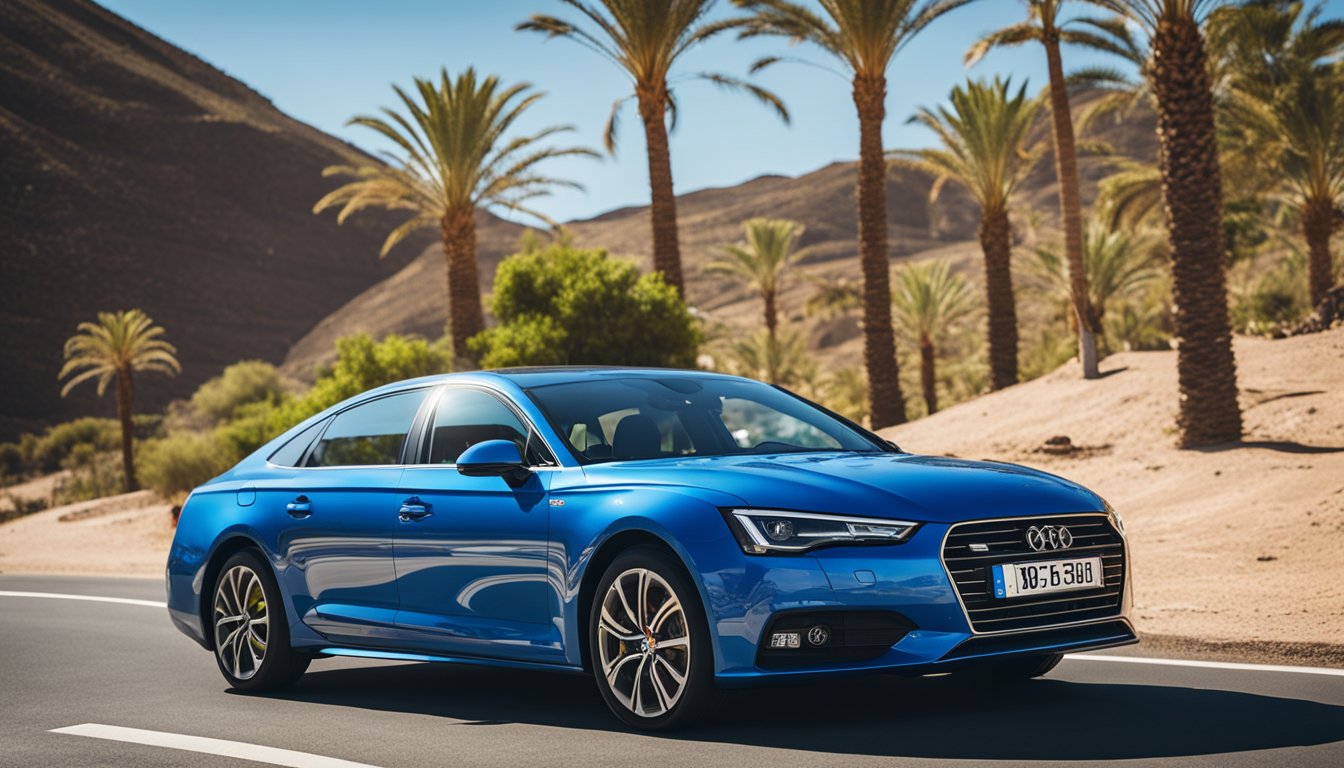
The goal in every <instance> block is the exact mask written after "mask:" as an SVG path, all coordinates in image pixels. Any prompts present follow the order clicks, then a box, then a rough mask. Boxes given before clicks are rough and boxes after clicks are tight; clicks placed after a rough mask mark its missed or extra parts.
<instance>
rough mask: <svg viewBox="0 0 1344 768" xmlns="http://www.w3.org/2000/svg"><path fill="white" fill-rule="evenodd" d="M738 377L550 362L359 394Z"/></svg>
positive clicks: (429, 379)
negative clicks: (500, 384) (488, 384)
mask: <svg viewBox="0 0 1344 768" xmlns="http://www.w3.org/2000/svg"><path fill="white" fill-rule="evenodd" d="M630 378H641V379H690V378H697V379H704V378H712V379H738V380H743V381H745V379H741V377H738V376H729V375H727V374H723V373H715V372H713V371H699V370H686V369H682V368H633V367H625V366H615V365H612V366H602V365H552V366H533V367H520V368H495V369H488V370H478V371H461V372H456V373H440V374H435V375H432V376H422V377H420V378H416V379H406V380H405V381H398V382H394V383H391V384H386V385H384V386H382V387H378V388H377V389H373V390H370V391H369V392H365V393H364V394H363V395H360V396H359V397H360V398H363V397H365V396H367V395H380V394H386V393H389V392H393V391H396V390H400V389H405V388H407V387H409V386H425V385H431V386H432V385H435V384H446V383H449V382H454V381H456V382H470V381H477V382H484V381H489V380H491V379H494V380H499V379H503V380H505V381H507V382H509V383H510V384H513V385H514V386H517V387H519V388H521V389H528V388H531V387H544V386H547V385H549V384H569V383H573V382H581V381H600V380H602V379H630Z"/></svg>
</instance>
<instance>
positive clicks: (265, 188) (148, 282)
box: [0, 0, 1152, 439]
mask: <svg viewBox="0 0 1344 768" xmlns="http://www.w3.org/2000/svg"><path fill="white" fill-rule="evenodd" d="M0 77H3V79H4V83H5V87H4V90H3V93H2V94H0V169H2V170H3V176H2V177H0V178H2V179H3V181H2V182H0V190H3V194H4V198H3V203H4V204H3V206H0V254H3V255H2V256H0V260H2V261H0V328H3V329H4V333H3V334H0V360H2V361H3V370H2V371H0V439H10V438H12V437H13V436H14V435H15V434H16V433H18V432H19V431H23V430H29V429H36V428H39V427H41V426H42V425H45V424H50V423H54V422H56V421H61V420H65V419H69V418H72V417H74V416H78V415H86V414H100V415H111V413H112V411H113V404H112V402H111V399H110V398H107V399H104V400H98V399H97V398H96V397H95V395H94V392H93V388H92V387H83V388H81V389H80V390H77V391H76V393H74V394H73V395H72V396H71V397H70V398H68V399H64V400H63V399H61V398H60V397H59V394H58V393H59V385H58V383H57V380H56V374H57V371H58V370H59V368H60V365H61V345H62V343H63V342H64V340H65V339H66V338H67V337H68V336H69V335H70V334H71V333H73V332H74V330H75V326H76V324H77V323H78V322H80V321H82V320H87V319H91V318H93V317H94V315H95V314H96V313H97V312H99V311H106V310H112V309H122V308H129V307H140V308H142V309H144V310H145V311H146V312H147V313H148V314H149V315H150V316H151V317H153V318H154V320H155V321H156V322H158V323H160V324H161V325H163V326H164V327H165V328H166V329H167V337H168V339H169V340H170V341H171V342H172V343H174V344H175V345H176V346H177V348H178V352H179V358H180V360H181V362H182V366H183V373H182V375H181V376H179V377H177V378H172V379H170V378H165V377H159V376H155V377H144V378H142V379H139V380H137V408H138V410H141V411H145V412H148V411H153V410H156V409H159V408H161V407H162V406H163V405H164V404H166V403H167V401H169V400H171V399H173V398H178V397H183V396H185V395H188V394H190V393H191V392H192V391H193V390H194V389H195V388H196V386H198V385H199V384H200V383H201V382H202V381H204V380H205V379H207V378H210V377H212V376H214V375H216V374H218V373H219V371H220V370H221V369H222V368H223V367H224V366H225V365H228V364H229V363H232V362H235V361H237V360H242V359H250V358H260V359H264V360H269V361H272V362H275V363H282V362H283V363H284V364H285V367H286V370H287V371H288V372H290V373H291V374H293V375H295V376H298V377H300V378H307V377H310V376H311V375H312V372H313V370H314V368H315V367H316V366H318V365H321V364H323V363H325V362H328V361H329V360H330V359H331V356H332V353H333V351H334V350H333V342H334V341H335V339H336V338H339V337H340V336H343V335H346V334H348V333H352V332H358V331H363V332H367V333H370V334H373V335H375V336H381V335H384V334H386V333H389V332H402V333H418V334H421V335H425V336H438V335H439V334H440V333H442V331H443V328H444V323H445V321H446V316H447V313H446V307H445V306H444V290H443V280H444V270H443V253H442V248H441V247H440V246H439V245H438V243H437V237H436V234H437V233H433V232H426V233H422V234H420V235H418V236H417V237H415V238H413V239H411V240H409V241H408V242H406V243H404V244H402V245H401V246H399V247H398V248H397V249H395V250H394V251H393V253H392V254H391V255H390V256H389V257H388V258H386V259H383V260H379V259H378V258H377V256H376V254H377V253H378V249H379V247H380V246H381V243H382V240H383V237H384V236H385V235H386V233H387V232H388V231H389V229H390V228H391V227H392V226H393V225H394V224H395V223H396V222H397V221H399V218H400V217H398V216H394V215H378V214H373V213H367V214H362V215H360V216H357V217H355V218H353V219H352V220H350V221H348V222H347V223H346V224H345V225H344V226H340V227H338V226H337V225H336V224H335V221H334V217H333V216H314V215H313V214H312V213H311V209H312V205H313V203H314V202H315V201H316V200H317V199H318V198H319V197H320V196H321V195H322V194H323V193H325V192H326V191H328V190H330V189H331V185H332V183H333V182H332V181H331V180H329V179H324V178H322V177H321V170H322V168H323V167H325V166H327V165H330V164H333V163H347V162H351V161H355V162H368V161H370V160H371V159H370V158H369V157H368V156H367V155H364V154H363V153H362V152H360V151H359V150H358V149H356V148H354V147H352V146H351V145H349V144H347V143H345V142H342V141H340V140H338V139H336V138H334V137H332V136H329V135H327V134H324V133H322V132H321V131H318V130H317V129H315V128H313V127H311V126H308V125H306V124H304V123H301V122H299V121H297V120H294V119H293V118H290V117H288V116H287V115H285V114H283V113H281V112H280V111H279V110H277V109H275V107H274V106H273V105H272V104H271V103H270V102H269V101H268V100H267V99H266V98H265V97H263V96H261V95H260V94H258V93H257V92H255V91H254V90H252V89H251V88H248V87H247V86H246V85H245V84H243V83H241V82H239V81H238V80H236V79H234V78H231V77H229V76H228V75H225V74H224V73H222V72H220V71H219V70H218V69H215V68H214V67H211V66H210V65H208V64H206V63H205V62H203V61H201V60H200V59H198V58H197V57H195V56H192V55H191V54H188V53H186V52H184V51H182V50H180V49H178V48H176V47H174V46H172V45H171V44H169V43H167V42H165V41H163V40H161V39H159V38H157V37H155V36H153V35H151V34H149V33H148V32H146V31H144V30H143V29H140V28H139V27H137V26H135V25H133V24H131V23H130V22H128V21H126V20H124V19H122V18H120V17H118V16H116V15H115V14H113V13H111V12H109V11H107V10H105V9H103V8H101V7H99V6H98V5H95V4H93V3H91V2H88V0H50V1H44V0H10V1H9V2H7V3H3V4H0ZM1145 131H1146V133H1145ZM1103 138H1106V139H1107V140H1109V141H1111V143H1112V144H1115V145H1117V146H1119V147H1124V148H1131V149H1132V148H1133V147H1138V148H1139V151H1141V152H1142V151H1147V152H1149V153H1150V154H1151V144H1152V140H1151V130H1148V129H1147V128H1145V129H1144V130H1142V131H1136V130H1135V129H1134V127H1133V125H1132V124H1128V125H1125V126H1118V127H1116V128H1114V129H1111V130H1110V131H1109V133H1106V134H1104V135H1103ZM1144 147H1148V149H1146V150H1145V149H1144ZM628 162H642V158H640V157H639V156H637V155H633V154H632V155H631V159H630V160H628ZM680 162H684V160H681V161H680ZM1099 167H1100V166H1099V165H1098V163H1097V162H1095V161H1088V162H1085V163H1084V174H1085V176H1087V177H1088V178H1090V179H1095V178H1096V176H1097V175H1098V174H1099ZM1086 186H1087V187H1088V190H1089V192H1090V190H1091V186H1092V185H1091V184H1088V185H1086ZM1027 187H1028V188H1027V189H1026V190H1024V193H1023V198H1024V200H1026V201H1027V202H1029V203H1030V204H1031V205H1033V206H1036V207H1039V208H1041V209H1042V210H1043V211H1046V212H1047V216H1049V215H1053V211H1054V201H1053V197H1052V196H1053V194H1054V187H1053V170H1052V168H1051V167H1049V163H1048V161H1047V162H1046V163H1043V164H1042V167H1041V168H1040V169H1038V170H1037V172H1036V173H1035V174H1034V175H1033V177H1032V180H1031V182H1030V183H1029V184H1028V185H1027ZM927 192H928V180H927V179H923V178H921V177H919V176H916V175H912V174H909V173H906V172H903V171H893V172H892V174H891V175H890V177H889V180H888V197H889V201H888V220H889V222H890V224H891V240H890V242H891V251H892V255H893V257H894V258H896V259H900V258H905V257H908V256H911V255H913V254H918V253H923V252H928V251H929V250H930V249H942V250H941V251H939V252H941V253H947V254H949V255H951V256H953V257H954V258H956V259H957V260H958V263H960V264H971V263H973V259H974V256H975V248H974V237H975V226H976V210H975V206H974V204H973V203H972V202H971V201H970V199H969V197H968V196H967V195H966V194H965V193H964V192H961V191H959V190H957V189H955V188H953V187H949V188H948V190H947V192H945V193H944V196H943V199H942V201H940V203H939V204H938V205H937V206H936V207H934V208H930V206H928V205H927ZM678 208H679V216H680V230H681V237H682V250H683V258H684V260H685V265H686V274H687V278H688V296H689V299H690V301H691V303H692V304H693V305H695V306H696V307H697V309H698V310H700V311H701V312H702V314H703V315H704V316H705V317H706V318H707V319H709V320H710V321H711V323H712V324H714V325H715V326H716V327H721V328H727V329H730V331H732V330H733V329H736V330H737V331H744V330H748V329H752V328H754V327H755V324H756V323H757V322H758V320H757V316H758V313H759V309H758V307H757V300H756V299H755V297H754V294H752V293H751V292H750V291H749V290H748V289H745V288H742V287H739V286H733V285H730V284H726V283H725V282H724V281H722V280H710V279H706V278H705V277H704V275H703V267H704V264H705V263H706V261H707V260H708V259H710V258H711V257H713V256H714V255H715V254H716V252H717V249H719V248H720V247H721V246H722V245H724V244H726V243H729V242H733V241H735V240H737V239H738V238H739V237H740V224H741V222H742V221H743V220H745V219H747V218H750V217H752V216H770V217H782V218H792V219H797V220H799V221H801V222H802V223H804V224H805V225H806V226H807V234H806V236H805V238H804V245H806V246H809V247H811V248H813V251H812V253H811V255H810V256H809V257H808V259H807V260H806V262H805V264H804V265H803V270H804V271H807V272H811V273H816V274H825V275H848V276H853V277H857V275H858V263H857V256H856V253H857V245H856V242H855V206H854V168H853V164H852V163H834V164H831V165H829V166H826V167H824V168H821V169H818V170H816V171H813V172H811V173H808V174H804V175H802V176H799V177H797V178H791V177H784V176H774V175H767V176H761V177H758V178H754V179H751V180H749V181H746V182H743V183H741V184H738V185H734V186H731V187H724V188H715V189H704V190H698V191H693V192H688V193H684V194H682V195H680V196H679V198H678ZM567 226H568V228H569V229H570V230H571V231H572V233H573V234H574V237H575V240H576V242H577V243H578V244H579V245H582V246H601V247H605V248H608V249H609V250H610V251H611V252H612V253H613V254H615V255H618V256H631V257H633V258H635V259H636V260H637V261H639V262H640V263H641V265H642V266H644V267H647V266H648V253H649V251H650V247H649V222H648V209H647V208H646V207H642V206H639V207H629V208H622V209H618V210H614V211H608V212H606V213H603V214H601V215H599V216H596V217H594V218H591V219H586V220H582V221H575V222H570V223H569V224H568V225H567ZM478 227H479V231H478V241H479V246H480V259H481V279H482V287H483V288H485V289H488V287H489V283H490V281H491V280H492V279H493V276H494V270H495V266H496V265H497V264H498V262H499V260H500V259H501V258H503V257H504V256H505V255H507V254H508V253H510V252H512V251H513V250H514V249H515V248H516V246H517V243H518V241H519V238H520V236H521V235H522V234H523V233H524V232H525V231H527V230H526V228H525V227H523V226H521V225H519V224H515V223H511V222H507V221H503V220H501V219H499V218H496V217H494V216H490V215H487V214H482V215H480V216H479V217H478ZM807 291H808V288H807V284H805V283H804V282H803V281H801V280H794V281H792V283H791V287H790V288H789V289H788V290H786V292H785V294H784V297H783V298H784V301H783V302H782V308H783V310H784V314H785V316H786V318H789V319H791V320H792V321H794V322H802V327H803V329H804V331H805V332H806V333H807V335H808V338H809V340H810V343H812V344H813V346H814V347H816V348H820V349H822V351H823V352H824V353H825V354H838V353H840V352H842V351H844V350H848V349H851V348H853V347H854V345H855V344H856V343H857V341H856V340H855V338H854V336H855V333H856V331H857V326H855V325H854V324H853V322H849V323H847V324H841V325H840V326H835V325H834V324H832V325H828V326H826V327H821V326H820V325H819V324H818V323H816V322H814V321H811V320H806V321H804V320H803V319H802V317H801V304H802V302H803V300H804V299H805V298H806V295H807ZM837 329H838V330H837ZM846 345H847V346H846ZM845 354H848V353H847V352H845ZM850 364H852V362H851V363H850Z"/></svg>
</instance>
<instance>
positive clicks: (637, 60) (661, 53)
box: [517, 0, 789, 296]
mask: <svg viewBox="0 0 1344 768" xmlns="http://www.w3.org/2000/svg"><path fill="white" fill-rule="evenodd" d="M562 2H564V3H565V4H566V5H569V6H571V7H572V8H573V9H574V10H575V11H576V12H577V13H579V14H580V15H581V16H582V17H584V19H585V21H584V22H583V23H582V24H574V23H571V22H569V21H565V20H564V19H560V18H557V17H555V16H548V15H545V14H535V15H533V16H532V18H530V19H528V20H527V21H525V22H523V23H521V24H519V25H518V26H517V29H519V30H526V31H531V32H541V33H543V34H545V35H547V36H549V37H566V38H569V39H571V40H574V41H575V42H578V43H580V44H581V45H583V46H585V47H587V48H590V49H592V50H594V51H596V52H597V53H599V54H601V55H602V56H603V57H604V58H606V59H607V60H609V61H611V62H612V63H613V64H615V65H616V66H618V67H620V68H621V70H622V71H624V72H625V73H626V75H628V76H629V77H630V80H631V81H632V83H633V84H634V89H635V90H634V93H632V94H630V95H627V96H623V97H621V98H620V99H617V100H616V102H615V103H613V104H612V105H611V114H610V116H609V117H608V118H607V127H606V130H605V131H604V133H603V142H604V143H605V144H606V148H607V152H609V153H612V154H615V152H616V124H617V118H618V117H619V114H620V110H621V107H622V106H623V105H624V104H625V103H626V102H627V101H629V100H630V99H632V98H633V99H634V100H635V102H636V104H637V106H638V108H639V117H640V120H641V121H642V122H643V123H644V140H645V145H646V147H647V151H648V158H649V202H650V205H649V216H650V219H651V223H652V226H653V268H654V269H656V270H658V271H660V272H662V273H663V279H665V280H667V282H668V284H670V285H671V286H673V287H674V288H676V289H677V292H678V293H681V294H682V295H683V296H684V295H685V292H686V286H685V282H684V280H683V278H682V271H681V249H680V246H679V245H678V239H677V198H676V195H675V194H674V193H673V191H672V157H671V153H670V151H669V149H668V144H667V122H666V119H667V117H668V115H669V114H670V115H671V117H672V119H673V122H674V123H675V121H676V107H677V105H676V101H675V100H674V97H673V92H672V88H671V87H670V82H671V81H670V80H669V78H670V77H672V68H673V67H674V66H675V65H676V63H677V60H678V59H680V58H681V56H682V55H683V54H685V53H686V52H687V51H689V50H690V49H692V48H694V47H695V46H697V45H699V44H700V43H703V42H705V41H706V40H708V39H710V38H712V37H714V36H715V35H718V34H719V33H721V32H724V31H725V30H728V29H731V28H732V27H733V26H735V22H734V21H733V20H721V21H709V20H707V17H708V15H709V13H710V11H711V10H712V9H713V8H714V5H715V3H716V0H598V2H584V0H562ZM692 77H695V78H699V79H703V80H708V81H710V82H712V83H715V84H716V85H720V86H723V87H726V88H732V89H735V90H741V91H744V92H746V93H749V94H751V95H752V96H755V97H756V98H758V99H760V100H761V101H763V102H765V103H766V104H768V105H770V106H771V107H773V108H774V109H775V111H776V112H778V113H779V116H780V117H781V118H782V119H783V120H784V122H786V123H787V122H788V120H789V113H788V110H787V109H785V107H784V103H783V102H782V101H780V100H779V97H777V96H775V95H774V94H773V93H771V92H769V91H767V90H765V89H764V88H761V87H759V86H757V85H753V84H751V83H747V82H743V81H742V80H739V79H737V78H733V77H729V76H728V75H724V74H721V73H717V72H702V73H698V74H695V75H692Z"/></svg>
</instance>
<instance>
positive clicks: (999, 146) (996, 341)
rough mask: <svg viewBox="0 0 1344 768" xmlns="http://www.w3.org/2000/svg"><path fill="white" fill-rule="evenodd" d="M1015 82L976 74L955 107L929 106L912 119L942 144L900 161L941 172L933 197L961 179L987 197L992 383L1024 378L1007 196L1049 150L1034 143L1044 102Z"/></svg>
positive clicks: (983, 203)
mask: <svg viewBox="0 0 1344 768" xmlns="http://www.w3.org/2000/svg"><path fill="white" fill-rule="evenodd" d="M1010 87H1011V82H1010V80H1002V79H999V78H995V79H994V82H992V83H989V82H985V81H983V80H972V81H970V82H968V83H966V85H964V86H957V87H956V88H953V89H952V98H951V101H952V108H951V109H950V110H949V109H947V108H946V107H939V108H937V110H929V109H922V110H920V111H919V112H918V113H917V114H916V115H915V116H914V117H912V118H911V121H912V122H917V123H920V124H921V125H923V126H925V127H926V128H928V129H930V130H931V131H933V132H934V134H935V135H936V136H937V137H938V139H939V141H940V142H941V143H942V145H943V146H942V147H941V148H939V149H915V150H896V151H893V152H892V153H891V155H892V157H893V158H895V160H896V162H899V163H903V164H905V165H908V166H911V167H913V168H916V169H918V170H921V171H923V172H925V173H927V174H929V175H930V176H933V177H934V183H933V186H932V187H931V188H930V190H929V199H930V200H931V201H935V200H937V198H938V194H939V192H940V191H941V190H942V188H943V185H944V184H945V183H946V182H948V181H956V182H959V183H960V184H962V185H963V186H965V187H966V188H967V189H969V190H970V192H971V194H972V196H974V197H975V199H976V201H977V202H978V203H980V247H981V249H982V250H983V251H984V255H985V289H986V291H987V294H988V302H987V306H988V310H989V369H990V386H991V387H992V388H994V389H1002V388H1004V387H1007V386H1011V385H1013V384H1016V383H1017V308H1016V306H1015V305H1014V301H1013V275H1012V224H1011V222H1010V221H1009V218H1008V202H1009V199H1010V198H1011V197H1012V194H1013V192H1014V190H1016V189H1017V186H1018V184H1020V183H1021V182H1022V179H1023V178H1025V177H1026V175H1027V173H1028V172H1029V171H1030V170H1031V168H1032V166H1034V165H1035V164H1036V162H1037V161H1039V160H1040V158H1041V156H1042V155H1043V154H1044V151H1045V145H1044V144H1043V143H1039V142H1037V143H1034V144H1033V143H1031V142H1030V141H1029V140H1030V138H1031V133H1032V129H1033V127H1034V126H1035V124H1036V117H1037V115H1038V114H1039V113H1040V107H1041V103H1040V101H1039V100H1036V99H1028V98H1027V96H1026V90H1027V87H1026V84H1025V83H1023V84H1022V87H1021V88H1018V89H1017V92H1016V93H1014V94H1011V95H1010V94H1009V89H1010Z"/></svg>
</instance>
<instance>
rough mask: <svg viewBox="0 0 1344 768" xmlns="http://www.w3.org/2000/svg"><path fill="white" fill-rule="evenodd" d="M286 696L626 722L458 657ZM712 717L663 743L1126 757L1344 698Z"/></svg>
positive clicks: (1203, 692) (768, 701) (896, 702)
mask: <svg viewBox="0 0 1344 768" xmlns="http://www.w3.org/2000/svg"><path fill="white" fill-rule="evenodd" d="M273 695H274V696H275V697H276V698H283V699H289V700H294V701H305V702H312V703H318V704H324V705H332V706H345V707H360V708H367V709H376V710H385V711H394V712H407V713H415V714H421V715H432V716H439V717H445V718H453V719H455V720H460V721H463V722H461V723H458V724H459V725H471V726H489V725H497V724H504V723H531V724H538V725H548V726H554V727H562V728H583V729H591V730H602V731H615V730H621V727H620V726H619V724H618V723H617V722H616V721H615V719H614V718H612V716H611V715H610V714H609V713H608V712H607V711H606V708H605V707H604V705H603V703H602V700H601V698H600V697H599V696H598V694H597V690H596V688H595V687H594V685H593V683H592V681H591V680H589V679H588V678H586V677H581V676H576V675H560V674H551V673H537V672H517V671H512V670H497V669H486V668H473V667H459V666H453V665H444V664H405V665H393V666H380V667H356V668H340V669H327V670H323V669H321V668H320V667H316V668H314V669H313V670H312V671H310V672H309V673H308V674H307V675H306V676H305V677H304V678H303V679H302V680H301V681H300V682H299V683H298V684H296V685H295V686H293V687H292V688H290V689H288V690H286V691H284V692H282V693H279V694H273ZM725 698H726V706H725V707H724V708H723V711H722V712H721V713H720V714H719V715H717V716H716V717H715V718H713V719H712V720H710V721H709V723H708V724H706V725H703V726H700V727H697V728H693V729H690V730H687V731H682V732H678V733H674V734H668V735H657V736H654V738H667V739H671V740H688V741H700V742H723V743H731V744H741V745H752V746H762V747H773V748H780V749H798V750H811V751H819V752H832V753H837V754H862V755H877V756H903V757H923V758H940V759H946V760H951V759H989V758H996V759H1017V760H1118V759H1137V758H1156V757H1178V756H1193V755H1208V754H1219V753H1226V752H1242V751H1248V750H1261V749H1275V748H1282V747H1295V746H1310V745H1316V744H1325V743H1330V742H1334V741H1339V740H1344V707H1340V706H1334V705H1330V704H1322V703H1319V702H1312V701H1303V700H1298V699H1289V698H1278V697H1274V696H1266V695H1261V694H1252V693H1242V692H1236V691H1224V690H1211V689H1200V688H1185V687H1177V686H1155V685H1140V684H1123V683H1082V682H1070V681H1066V680H1061V679H1050V678H1046V679H1041V680H1034V681H1030V682H1025V683H1021V684H1018V685H1015V686H1012V687H1008V688H1002V687H1000V688H985V687H982V686H980V685H977V684H976V683H974V682H972V681H967V680H960V679H956V678H952V677H938V678H921V679H906V678H896V677H878V678H861V679H856V680H849V681H832V682H827V683H811V684H807V685H799V686H787V687H784V686H780V687H770V688H762V689H752V690H743V691H731V692H727V693H726V696H725Z"/></svg>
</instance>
